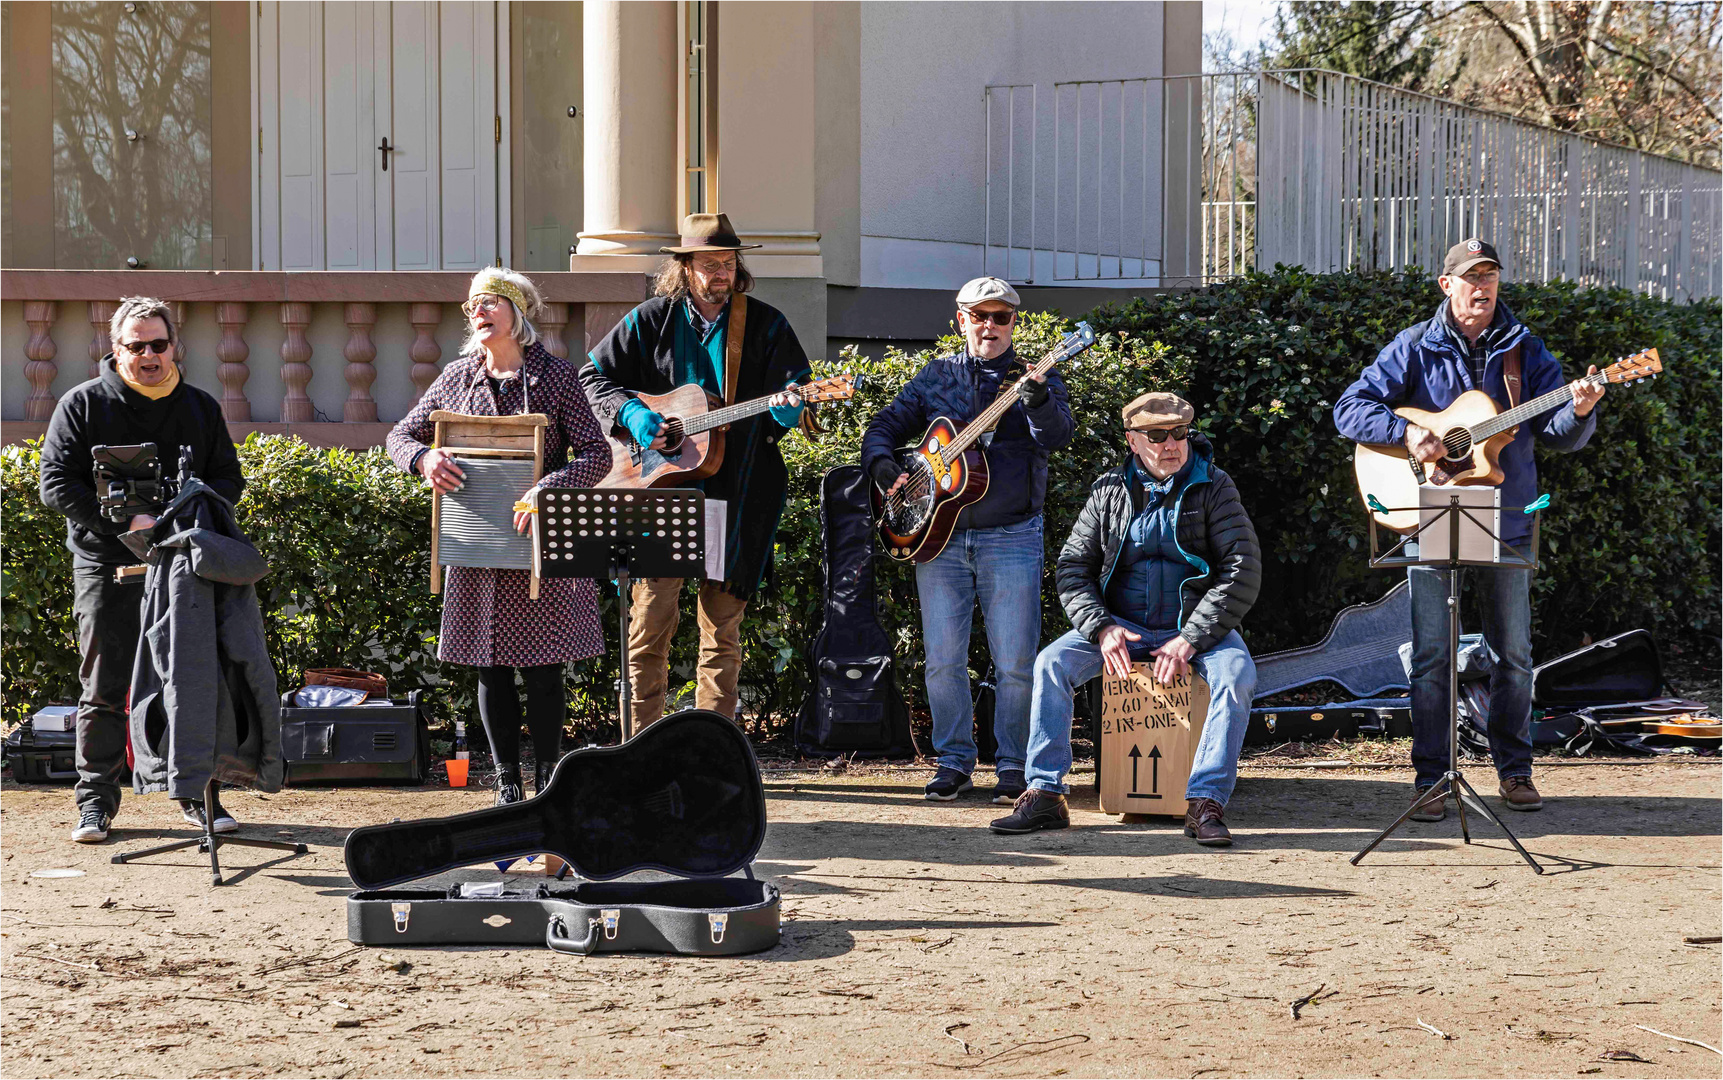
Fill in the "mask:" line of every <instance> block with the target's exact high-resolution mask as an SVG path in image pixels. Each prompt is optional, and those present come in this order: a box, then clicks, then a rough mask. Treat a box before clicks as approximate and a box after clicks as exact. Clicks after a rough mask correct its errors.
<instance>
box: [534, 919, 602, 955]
mask: <svg viewBox="0 0 1723 1080" xmlns="http://www.w3.org/2000/svg"><path fill="white" fill-rule="evenodd" d="M598 924H599V920H598V919H588V920H587V926H586V937H584V938H582V939H581V940H579V941H576V940H575V939H574V938H572V937H569V936H568V932H567V929H566V928H565V927H564V926H563V922H562V916H561V915H552V916H551V917H550V921H549V922H548V923H546V924H545V927H544V943H545V945H546V946H548V947H549V948H550V949H551V950H553V951H555V952H559V953H566V954H568V955H570V956H591V955H592V954H593V953H595V952H597V951H598Z"/></svg>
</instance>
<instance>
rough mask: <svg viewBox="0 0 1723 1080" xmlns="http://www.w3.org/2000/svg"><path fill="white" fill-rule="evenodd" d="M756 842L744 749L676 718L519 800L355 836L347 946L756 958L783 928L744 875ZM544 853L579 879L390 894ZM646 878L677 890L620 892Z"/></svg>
mask: <svg viewBox="0 0 1723 1080" xmlns="http://www.w3.org/2000/svg"><path fill="white" fill-rule="evenodd" d="M765 836H766V796H765V789H764V787H763V786H762V785H761V783H760V771H759V765H758V763H757V762H756V761H755V759H754V751H753V748H752V747H751V746H749V744H748V740H747V737H746V736H745V735H743V734H742V731H741V729H740V728H738V727H737V726H736V725H735V724H734V723H733V722H731V721H730V720H728V719H727V718H725V717H724V716H722V715H720V714H719V713H715V712H712V711H710V710H704V709H688V710H686V711H683V712H679V713H676V714H674V715H672V716H667V717H665V718H664V719H662V720H660V721H658V722H657V723H655V724H652V725H649V726H648V727H646V728H644V729H642V730H641V731H640V733H639V734H637V735H635V737H634V738H632V739H630V740H628V741H627V742H625V743H623V744H621V745H620V746H605V747H599V746H589V747H585V748H583V749H580V750H575V751H573V752H571V753H569V754H566V755H564V757H563V758H562V760H561V761H559V762H557V765H556V769H555V771H554V772H553V773H552V774H551V779H550V782H549V783H547V784H546V785H545V789H544V791H543V792H541V793H539V794H537V795H535V796H533V797H532V798H531V799H527V800H525V801H524V802H519V803H514V804H512V805H509V806H496V807H488V808H486V809H483V810H475V811H472V812H471V813H466V814H457V815H455V816H453V817H444V818H431V819H427V820H424V821H407V822H392V823H390V824H387V825H368V826H365V827H363V828H360V829H355V830H353V832H352V833H350V834H349V835H348V837H347V843H346V846H345V848H344V851H343V857H344V859H345V860H346V864H347V872H348V874H349V875H350V876H351V877H352V878H353V882H354V884H356V885H358V886H359V889H360V891H359V892H355V893H353V894H351V895H350V896H349V897H348V900H347V936H348V938H349V940H351V941H353V942H354V943H356V944H360V945H525V944H539V943H543V944H545V945H546V946H548V947H550V948H552V949H555V950H557V951H558V952H568V953H579V954H582V955H591V954H593V953H596V952H669V953H680V954H684V955H690V956H726V955H732V954H736V953H748V952H758V951H760V950H762V949H769V948H771V947H773V946H774V945H776V944H777V943H778V930H779V917H780V916H779V895H778V890H777V888H776V887H774V886H772V885H770V884H768V883H766V882H763V881H760V880H757V879H756V878H755V877H754V876H753V860H754V856H755V855H756V854H757V853H758V852H759V850H760V844H761V843H762V842H764V840H765ZM541 852H542V853H548V854H552V855H556V856H558V857H559V858H561V859H563V860H564V861H565V862H567V863H568V865H569V868H570V869H571V871H572V872H573V874H574V875H575V876H576V879H577V880H574V881H572V882H570V883H569V884H567V885H551V884H549V883H545V884H542V885H537V886H535V887H531V888H528V889H526V890H525V891H519V890H516V891H510V889H509V888H508V886H507V884H506V883H504V882H483V883H477V884H475V883H472V882H461V883H458V884H456V885H453V886H451V887H447V888H442V889H417V890H415V889H401V888H396V886H398V885H401V884H402V883H405V882H410V881H414V880H417V879H421V878H426V877H430V876H433V875H436V874H441V873H444V872H445V871H449V870H454V869H458V868H461V867H467V866H472V865H475V864H484V863H490V862H495V861H500V860H506V859H515V858H521V857H523V856H527V855H534V854H538V853H541ZM645 870H656V871H660V872H663V873H667V874H671V875H674V877H673V878H672V879H670V880H652V881H640V880H619V879H622V878H626V877H627V876H628V875H631V874H636V873H638V872H640V871H645ZM738 872H740V873H742V874H744V875H745V876H743V877H732V876H731V875H733V874H736V873H738Z"/></svg>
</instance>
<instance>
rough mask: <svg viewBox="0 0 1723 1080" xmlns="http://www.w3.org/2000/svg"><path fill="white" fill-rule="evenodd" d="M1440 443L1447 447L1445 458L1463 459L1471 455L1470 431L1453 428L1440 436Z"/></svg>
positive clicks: (1452, 459)
mask: <svg viewBox="0 0 1723 1080" xmlns="http://www.w3.org/2000/svg"><path fill="white" fill-rule="evenodd" d="M1442 445H1443V446H1444V447H1446V448H1447V455H1446V460H1448V461H1464V460H1466V459H1467V458H1469V457H1471V456H1472V433H1471V432H1469V431H1467V430H1466V429H1465V428H1455V429H1454V430H1452V431H1450V432H1448V433H1447V434H1446V435H1444V436H1442Z"/></svg>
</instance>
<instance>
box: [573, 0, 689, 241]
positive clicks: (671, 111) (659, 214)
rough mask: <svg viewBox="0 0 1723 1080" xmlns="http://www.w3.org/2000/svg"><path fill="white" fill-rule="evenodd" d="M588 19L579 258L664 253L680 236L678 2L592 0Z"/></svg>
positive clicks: (586, 7)
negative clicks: (583, 220) (583, 187)
mask: <svg viewBox="0 0 1723 1080" xmlns="http://www.w3.org/2000/svg"><path fill="white" fill-rule="evenodd" d="M583 17H584V24H585V25H584V27H583V30H582V33H583V45H582V55H583V59H584V67H585V72H584V87H583V89H584V96H585V99H586V145H585V162H584V163H585V174H586V177H585V179H586V184H585V222H584V226H585V227H584V228H583V229H582V230H581V232H580V242H579V244H578V245H577V247H576V251H577V253H578V254H577V255H576V258H579V257H580V256H585V255H657V254H658V249H659V247H660V246H662V245H664V244H668V243H674V242H675V239H676V237H677V236H678V235H679V233H678V228H677V222H676V190H677V188H676V182H677V177H676V79H677V70H678V68H677V63H676V59H677V44H678V43H677V35H676V5H675V4H674V3H673V2H669V0H628V2H619V0H587V3H586V4H585V5H584V16H583ZM578 268H579V269H597V267H594V266H592V265H591V264H586V265H584V266H579V267H578Z"/></svg>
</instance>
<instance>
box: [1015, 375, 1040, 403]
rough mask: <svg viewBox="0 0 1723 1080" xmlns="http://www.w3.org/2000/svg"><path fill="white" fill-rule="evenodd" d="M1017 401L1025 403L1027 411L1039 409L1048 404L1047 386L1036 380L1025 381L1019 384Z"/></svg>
mask: <svg viewBox="0 0 1723 1080" xmlns="http://www.w3.org/2000/svg"><path fill="white" fill-rule="evenodd" d="M1017 400H1019V401H1021V402H1022V403H1023V407H1024V408H1025V409H1039V408H1040V407H1041V406H1043V405H1045V404H1047V384H1046V383H1044V382H1036V381H1035V380H1034V379H1024V380H1023V381H1022V382H1020V383H1018V384H1017Z"/></svg>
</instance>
